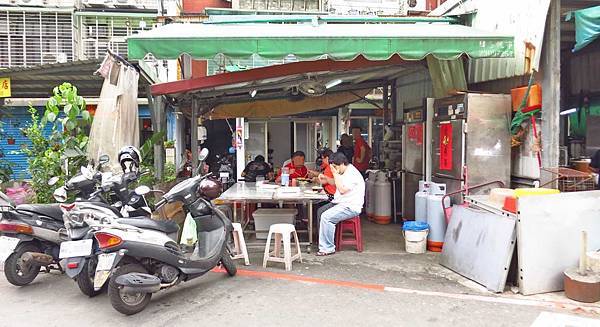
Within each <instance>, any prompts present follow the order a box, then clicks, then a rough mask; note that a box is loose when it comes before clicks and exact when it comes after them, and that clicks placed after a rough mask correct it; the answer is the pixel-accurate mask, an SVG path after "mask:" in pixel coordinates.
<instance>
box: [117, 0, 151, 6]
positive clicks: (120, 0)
mask: <svg viewBox="0 0 600 327" xmlns="http://www.w3.org/2000/svg"><path fill="white" fill-rule="evenodd" d="M114 5H115V7H116V8H144V5H143V4H142V3H141V2H140V1H139V0H114Z"/></svg>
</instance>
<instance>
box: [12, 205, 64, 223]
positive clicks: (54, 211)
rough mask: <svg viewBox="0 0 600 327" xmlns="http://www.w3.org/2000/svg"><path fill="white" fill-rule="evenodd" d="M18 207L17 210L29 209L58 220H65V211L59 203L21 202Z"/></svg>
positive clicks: (31, 211)
mask: <svg viewBox="0 0 600 327" xmlns="http://www.w3.org/2000/svg"><path fill="white" fill-rule="evenodd" d="M16 209H17V211H27V212H30V213H34V214H37V215H40V216H45V217H48V218H52V219H54V220H56V221H63V212H62V210H61V209H60V205H59V204H20V205H18V206H17V207H16Z"/></svg>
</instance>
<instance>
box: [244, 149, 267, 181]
mask: <svg viewBox="0 0 600 327" xmlns="http://www.w3.org/2000/svg"><path fill="white" fill-rule="evenodd" d="M259 176H262V177H264V178H265V180H267V181H269V180H271V179H272V178H273V169H272V168H271V166H270V165H269V164H268V163H266V162H265V157H263V156H261V155H258V156H256V158H255V159H254V161H250V163H248V165H246V168H244V171H243V172H242V177H244V180H245V181H246V182H256V177H259Z"/></svg>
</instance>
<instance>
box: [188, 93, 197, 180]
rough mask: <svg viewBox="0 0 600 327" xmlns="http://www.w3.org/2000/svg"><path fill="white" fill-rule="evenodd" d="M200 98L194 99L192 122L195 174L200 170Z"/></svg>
mask: <svg viewBox="0 0 600 327" xmlns="http://www.w3.org/2000/svg"><path fill="white" fill-rule="evenodd" d="M198 109H199V108H198V100H197V99H196V98H193V99H192V117H191V119H190V120H191V122H190V128H191V129H192V130H191V133H190V135H191V138H192V139H191V140H190V148H191V151H192V174H193V175H195V174H196V172H198Z"/></svg>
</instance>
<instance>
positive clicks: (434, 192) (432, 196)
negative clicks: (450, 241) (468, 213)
mask: <svg viewBox="0 0 600 327" xmlns="http://www.w3.org/2000/svg"><path fill="white" fill-rule="evenodd" d="M444 195H446V184H438V183H431V184H430V185H429V195H428V196H427V224H429V236H428V237H427V249H428V250H429V251H433V252H442V247H443V246H444V237H445V236H446V218H445V217H444V210H443V208H442V198H443V197H444ZM444 202H445V206H446V207H448V206H449V205H450V198H446V199H445V200H444Z"/></svg>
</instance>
